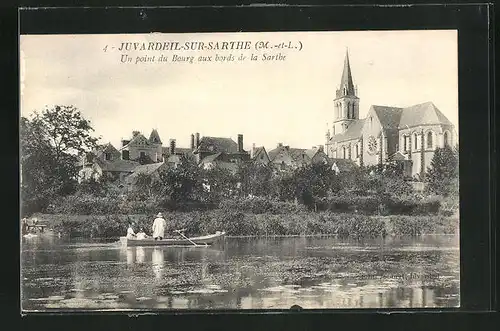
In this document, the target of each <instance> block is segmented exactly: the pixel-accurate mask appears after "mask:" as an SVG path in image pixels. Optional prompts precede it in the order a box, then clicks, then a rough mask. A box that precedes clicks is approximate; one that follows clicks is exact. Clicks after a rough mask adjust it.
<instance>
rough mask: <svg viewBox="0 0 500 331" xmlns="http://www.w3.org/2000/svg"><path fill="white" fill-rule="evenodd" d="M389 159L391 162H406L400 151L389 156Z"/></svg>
mask: <svg viewBox="0 0 500 331" xmlns="http://www.w3.org/2000/svg"><path fill="white" fill-rule="evenodd" d="M389 159H390V160H392V161H403V160H407V158H406V157H405V156H404V155H403V154H402V153H401V152H400V151H397V152H396V153H394V154H392V155H391V156H389Z"/></svg>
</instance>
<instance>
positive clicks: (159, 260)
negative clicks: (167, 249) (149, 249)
mask: <svg viewBox="0 0 500 331" xmlns="http://www.w3.org/2000/svg"><path fill="white" fill-rule="evenodd" d="M164 264H165V256H164V254H163V249H160V248H154V249H153V254H152V267H153V273H154V274H155V277H156V279H161V278H162V277H163V265H164Z"/></svg>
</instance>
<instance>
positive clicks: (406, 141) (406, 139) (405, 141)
mask: <svg viewBox="0 0 500 331" xmlns="http://www.w3.org/2000/svg"><path fill="white" fill-rule="evenodd" d="M409 143H410V137H409V136H403V151H405V152H407V151H408V148H409V147H410V144H409Z"/></svg>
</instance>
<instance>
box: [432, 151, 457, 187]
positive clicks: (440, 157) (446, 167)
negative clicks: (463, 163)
mask: <svg viewBox="0 0 500 331" xmlns="http://www.w3.org/2000/svg"><path fill="white" fill-rule="evenodd" d="M426 181H427V190H428V192H431V193H434V194H439V195H442V196H449V195H450V194H456V193H458V149H457V148H455V149H452V148H451V147H449V146H445V147H443V148H437V149H436V151H435V152H434V156H433V158H432V160H431V165H430V166H429V168H428V169H427V174H426Z"/></svg>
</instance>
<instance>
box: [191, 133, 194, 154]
mask: <svg viewBox="0 0 500 331" xmlns="http://www.w3.org/2000/svg"><path fill="white" fill-rule="evenodd" d="M191 150H194V134H192V133H191Z"/></svg>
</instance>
